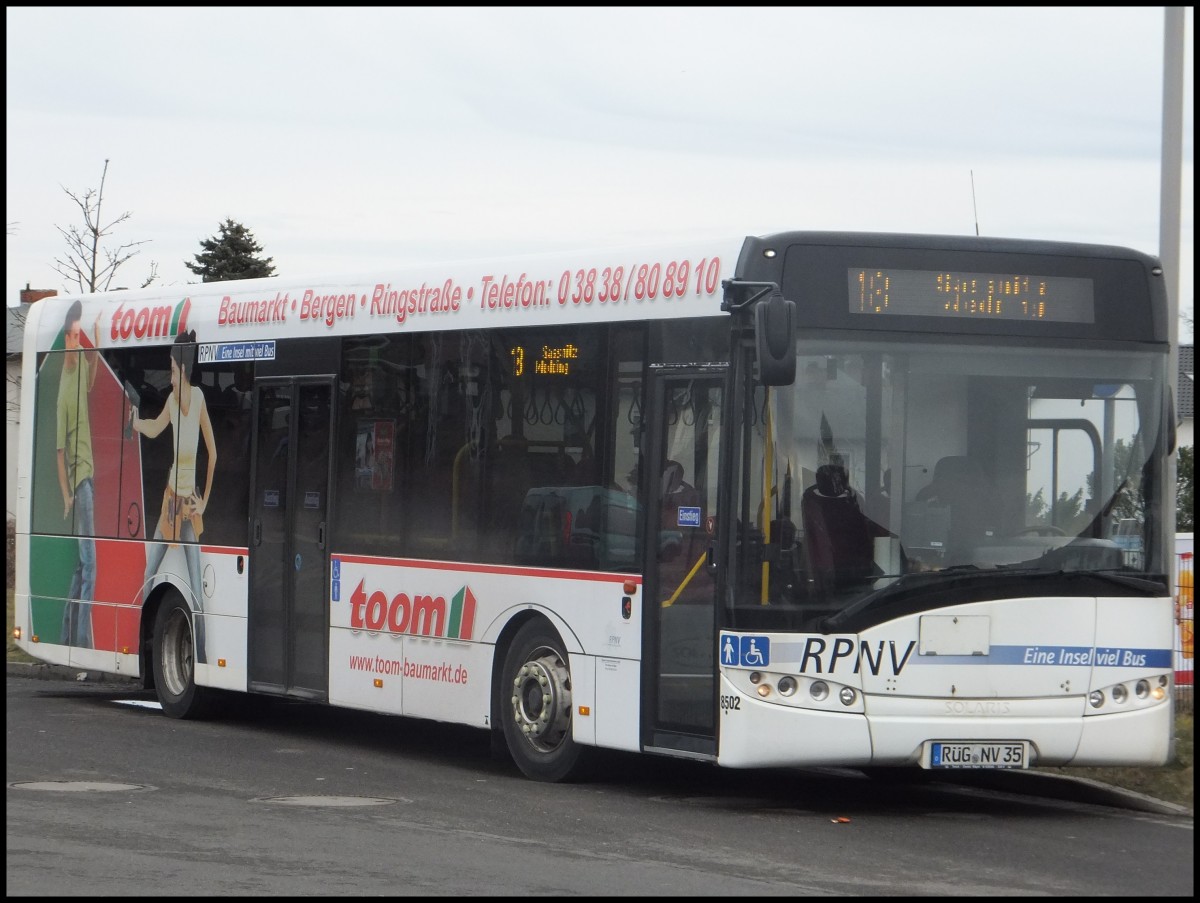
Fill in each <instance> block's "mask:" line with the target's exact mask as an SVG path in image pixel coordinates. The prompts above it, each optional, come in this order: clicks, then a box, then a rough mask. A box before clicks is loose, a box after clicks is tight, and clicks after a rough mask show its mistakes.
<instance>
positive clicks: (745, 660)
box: [721, 633, 771, 668]
mask: <svg viewBox="0 0 1200 903" xmlns="http://www.w3.org/2000/svg"><path fill="white" fill-rule="evenodd" d="M721 664H722V665H727V666H730V667H734V668H738V667H741V668H765V667H767V665H769V664H771V640H770V638H769V637H765V636H763V635H762V634H752V635H750V636H741V635H739V634H733V633H723V634H721Z"/></svg>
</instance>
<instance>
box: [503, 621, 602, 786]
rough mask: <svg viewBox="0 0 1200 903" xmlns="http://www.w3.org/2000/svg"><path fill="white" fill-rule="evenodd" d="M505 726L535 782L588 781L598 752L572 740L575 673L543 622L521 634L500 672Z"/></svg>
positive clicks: (520, 763)
mask: <svg viewBox="0 0 1200 903" xmlns="http://www.w3.org/2000/svg"><path fill="white" fill-rule="evenodd" d="M499 695H500V700H499V701H500V707H499V711H500V720H501V722H502V724H503V726H504V741H505V743H506V745H507V746H508V752H509V754H510V755H511V756H512V758H513V761H514V762H516V763H517V767H518V768H520V769H521V771H522V772H523V773H524V774H525V776H526V777H528V778H532V779H533V780H535V781H550V782H557V781H576V780H580V779H581V778H583V777H585V776H586V775H587V773H588V771H589V770H590V769H589V766H590V764H591V755H590V754H591V753H592V752H593V750H591V749H586V748H584V747H582V746H580V745H579V744H578V743H576V742H575V740H574V738H573V737H572V736H571V729H572V723H573V722H572V703H571V672H570V668H569V666H568V663H567V654H566V652H565V651H564V649H563V642H562V640H560V639H559V638H558V634H557V633H555V631H554V629H553V628H552V627H551V626H550V625H549V624H547V623H546V622H545V621H542V620H535V621H530V622H529V623H527V624H525V625H524V626H523V627H521V629H520V630H518V631H517V635H516V636H515V637H514V638H513V642H512V645H510V646H509V647H508V654H507V655H505V657H504V667H503V669H502V670H501V672H500V686H499Z"/></svg>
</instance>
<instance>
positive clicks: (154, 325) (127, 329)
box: [108, 298, 192, 342]
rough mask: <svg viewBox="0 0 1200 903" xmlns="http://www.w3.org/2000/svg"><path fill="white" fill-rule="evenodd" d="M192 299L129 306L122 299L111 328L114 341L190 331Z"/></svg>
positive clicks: (153, 337)
mask: <svg viewBox="0 0 1200 903" xmlns="http://www.w3.org/2000/svg"><path fill="white" fill-rule="evenodd" d="M191 309H192V299H191V298H184V299H183V300H182V301H180V302H179V303H178V304H176V305H174V306H171V305H170V304H161V305H158V306H156V307H154V306H151V307H132V306H131V307H126V306H125V303H124V302H122V303H121V304H120V306H119V307H117V309H116V310H115V311H113V318H112V326H111V328H110V329H109V331H108V334H109V338H110V339H112V340H113V341H114V342H128V341H130V340H131V339H137V340H142V339H168V338H171V339H173V338H174V337H175V336H177V335H179V334H180V333H181V332H186V331H187V317H188V311H189V310H191Z"/></svg>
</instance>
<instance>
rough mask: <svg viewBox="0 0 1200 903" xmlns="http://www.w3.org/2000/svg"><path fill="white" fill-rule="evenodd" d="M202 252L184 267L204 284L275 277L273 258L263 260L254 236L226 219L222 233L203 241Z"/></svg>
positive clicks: (222, 225)
mask: <svg viewBox="0 0 1200 903" xmlns="http://www.w3.org/2000/svg"><path fill="white" fill-rule="evenodd" d="M200 247H201V248H202V249H203V250H202V251H201V252H200V253H199V254H197V255H196V262H195V263H188V262H187V261H184V266H186V267H187V268H188V269H189V270H191V271H192V272H193V273H195V274H196V275H197V276H199V277H200V281H201V282H227V281H229V280H230V279H260V278H262V277H264V276H274V275H275V267H273V266H272V265H271V261H272V260H273V259H274V258H271V257H265V258H264V257H262V256H261V254H262V250H263V249H262V246H261V245H260V244H259V243H258V242H256V241H255V240H254V233H253V232H251V231H250V230H249V229H247V228H246V227H245V226H243V225H242V224H241V223H235V222H234V221H233V220H232V219H226V220H225V222H223V223H221V225H220V234H218V235H215V236H213V237H212V238H205V239H201V241H200Z"/></svg>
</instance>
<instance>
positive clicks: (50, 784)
mask: <svg viewBox="0 0 1200 903" xmlns="http://www.w3.org/2000/svg"><path fill="white" fill-rule="evenodd" d="M8 786H9V787H10V788H12V789H13V790H57V791H59V792H66V793H113V792H119V791H122V790H153V789H154V788H153V787H151V786H149V785H148V784H118V783H115V782H113V781H13V782H12V783H10V784H9V785H8Z"/></svg>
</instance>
